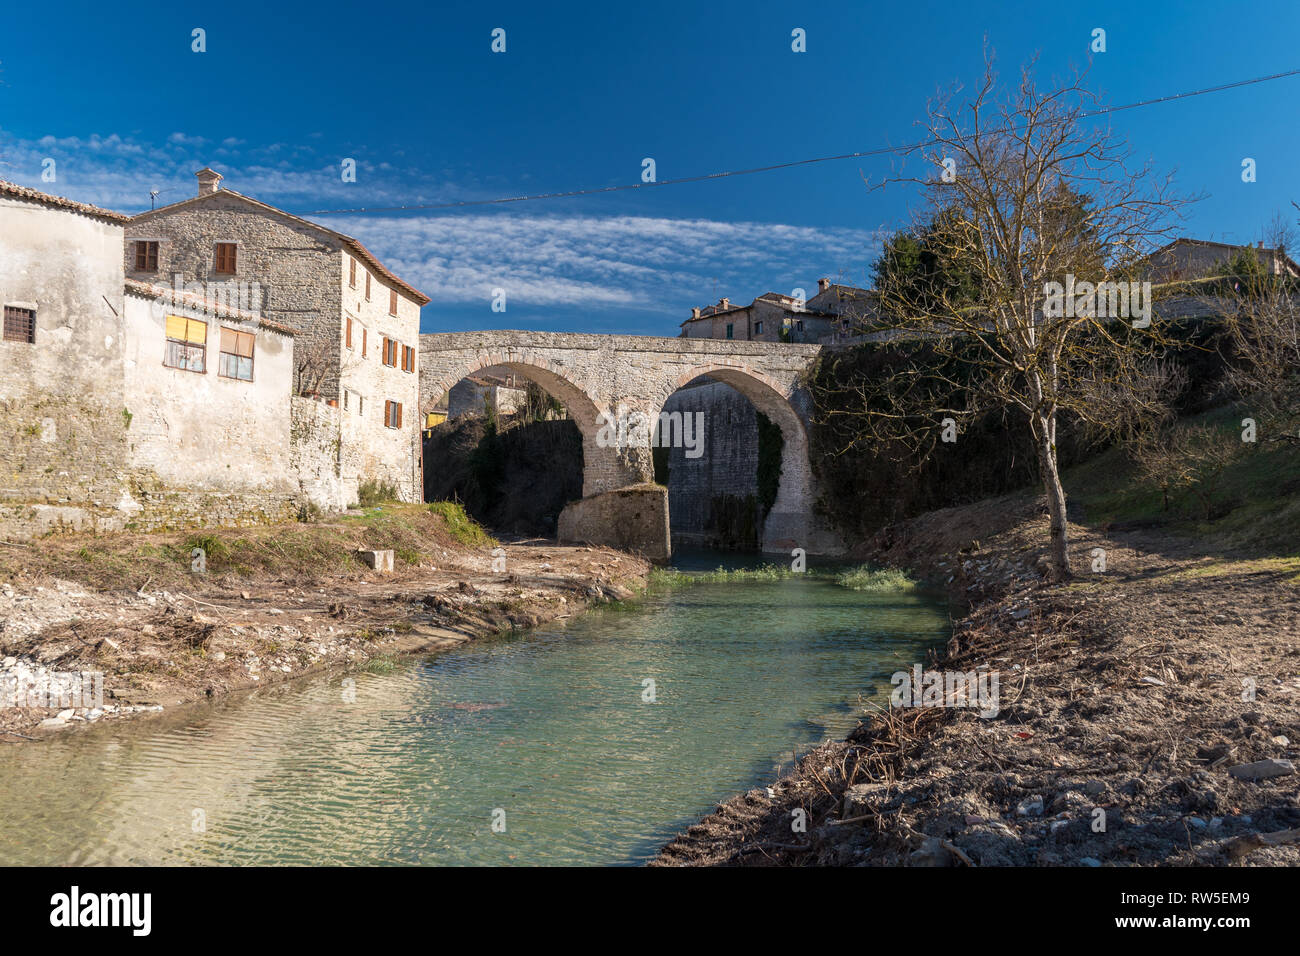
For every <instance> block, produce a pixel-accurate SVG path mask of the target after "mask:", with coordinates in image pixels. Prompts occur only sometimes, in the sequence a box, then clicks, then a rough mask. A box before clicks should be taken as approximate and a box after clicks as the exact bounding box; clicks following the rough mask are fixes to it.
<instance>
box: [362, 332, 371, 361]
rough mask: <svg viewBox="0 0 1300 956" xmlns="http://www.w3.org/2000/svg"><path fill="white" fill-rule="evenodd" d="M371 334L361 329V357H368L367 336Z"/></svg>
mask: <svg viewBox="0 0 1300 956" xmlns="http://www.w3.org/2000/svg"><path fill="white" fill-rule="evenodd" d="M369 334H370V333H369V332H367V331H366V330H365V329H362V330H361V357H362V358H365V357H366V338H367V337H368V336H369Z"/></svg>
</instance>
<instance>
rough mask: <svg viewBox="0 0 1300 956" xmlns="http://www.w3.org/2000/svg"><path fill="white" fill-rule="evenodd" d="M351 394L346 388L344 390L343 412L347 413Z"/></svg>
mask: <svg viewBox="0 0 1300 956" xmlns="http://www.w3.org/2000/svg"><path fill="white" fill-rule="evenodd" d="M351 394H352V393H351V392H349V391H348V390H347V389H346V388H345V389H343V410H344V411H345V412H346V411H347V410H348V396H349V395H351Z"/></svg>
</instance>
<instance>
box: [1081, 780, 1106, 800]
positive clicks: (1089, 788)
mask: <svg viewBox="0 0 1300 956" xmlns="http://www.w3.org/2000/svg"><path fill="white" fill-rule="evenodd" d="M1083 792H1084V793H1086V794H1090V795H1091V796H1094V797H1095V796H1098V795H1099V794H1103V793H1105V792H1106V784H1104V783H1103V782H1102V781H1100V780H1088V781H1086V782H1085V783H1084V785H1083Z"/></svg>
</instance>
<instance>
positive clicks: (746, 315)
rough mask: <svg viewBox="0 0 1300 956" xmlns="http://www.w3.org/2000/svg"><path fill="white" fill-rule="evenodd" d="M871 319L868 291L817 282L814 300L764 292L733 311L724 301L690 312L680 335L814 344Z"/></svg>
mask: <svg viewBox="0 0 1300 956" xmlns="http://www.w3.org/2000/svg"><path fill="white" fill-rule="evenodd" d="M796 291H798V290H796ZM875 314H876V309H875V296H874V294H873V293H871V292H870V291H868V290H866V289H856V288H854V287H852V286H845V285H838V284H836V283H833V282H831V280H830V279H818V280H817V294H816V295H814V296H812V297H811V298H807V299H800V298H798V297H796V296H793V295H782V294H781V293H779V292H765V293H763V294H762V295H760V296H758V298H756V299H754V301H753V302H751V303H750V304H749V305H733V304H732V303H731V300H730V299H726V298H724V299H719V300H718V302H717V304H716V305H710V306H705V307H703V308H698V309H692V310H691V317H690V318H689V319H687V320H686V321H685V322H683V323H682V324H681V330H682V331H681V333H680V334H681V337H682V338H693V339H733V340H738V341H744V342H792V343H805V344H808V343H813V344H815V343H820V342H830V341H833V340H836V339H838V338H841V337H843V336H845V335H848V334H853V333H855V332H857V331H860V330H861V328H862V327H863V326H864V325H866V324H869V322H870V320H871V318H872V317H873V316H874V315H875Z"/></svg>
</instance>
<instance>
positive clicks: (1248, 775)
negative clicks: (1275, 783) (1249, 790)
mask: <svg viewBox="0 0 1300 956" xmlns="http://www.w3.org/2000/svg"><path fill="white" fill-rule="evenodd" d="M1228 773H1229V774H1230V775H1232V776H1234V777H1236V778H1237V779H1238V780H1268V779H1269V778H1271V777H1285V776H1286V775H1287V774H1289V773H1295V765H1294V764H1292V763H1291V761H1289V760H1274V759H1273V758H1271V757H1270V758H1269V759H1268V760H1256V761H1255V762H1254V763H1243V764H1239V765H1238V766H1236V767H1230V768H1228Z"/></svg>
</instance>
